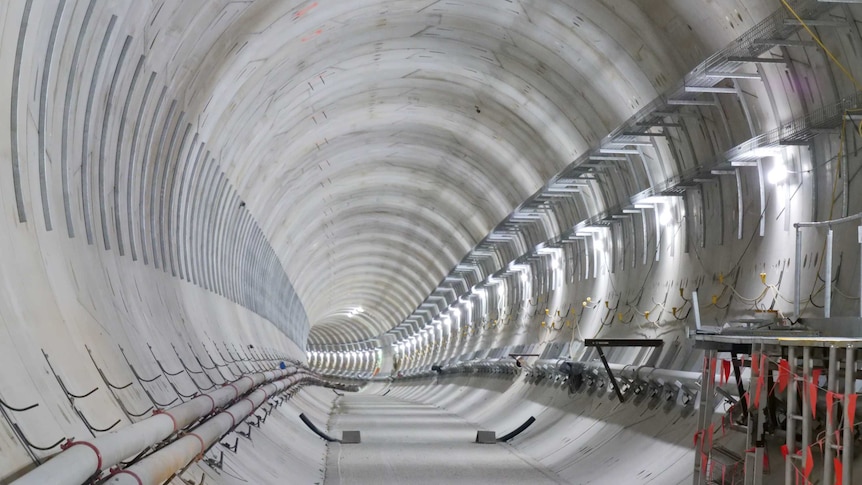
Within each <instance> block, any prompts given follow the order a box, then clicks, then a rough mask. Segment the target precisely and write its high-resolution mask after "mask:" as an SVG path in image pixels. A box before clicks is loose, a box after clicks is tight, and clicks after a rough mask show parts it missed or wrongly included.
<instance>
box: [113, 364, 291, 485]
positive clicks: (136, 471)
mask: <svg viewBox="0 0 862 485" xmlns="http://www.w3.org/2000/svg"><path fill="white" fill-rule="evenodd" d="M301 379H303V377H301V376H297V375H294V376H290V377H287V378H285V379H281V380H279V381H276V382H272V383H270V384H266V385H263V386H260V387H258V388H257V389H255V390H254V392H252V393H250V394H249V395H248V396H246V397H244V398H243V399H241V400H239V401H238V402H237V403H236V404H234V405H233V406H231V407H230V408H228V409H226V410H224V411H222V412H220V413H218V414H216V415H215V416H213V417H212V418H210V419H209V420H207V421H206V422H205V423H204V424H202V425H200V426H198V427H196V428H195V429H194V430H192V432H189V433H187V434H186V435H185V436H183V437H182V438H180V439H178V440H176V441H174V442H173V443H171V444H170V445H168V446H166V447H164V448H162V449H161V450H159V451H157V452H156V453H153V454H152V455H150V456H148V457H146V458H144V459H143V460H141V461H139V462H138V463H135V464H134V465H132V466H131V467H129V468H126V469H125V470H122V471H120V472H118V473H117V474H115V475H114V476H112V477H111V478H110V479H109V480H108V482H107V483H111V484H119V485H124V484H127V485H146V484H161V483H164V482H165V481H167V480H168V479H169V478H170V477H171V475H173V474H174V473H175V472H176V471H177V470H180V469H181V468H183V467H185V466H186V465H187V464H189V463H190V462H192V460H195V459H196V458H199V457H202V456H203V454H204V453H205V452H206V450H207V449H209V447H210V445H212V444H213V443H215V442H216V441H217V440H218V439H220V438H221V437H222V436H223V435H225V434H226V433H227V432H229V431H230V430H231V429H233V427H234V426H235V425H236V424H237V423H240V422H242V421H243V420H244V419H246V418H247V417H248V416H250V415H251V414H252V413H253V412H254V411H255V410H256V409H257V408H258V406H260V405H261V404H263V403H264V402H265V401H266V400H267V399H269V398H270V397H272V396H274V395H276V394H278V393H280V392H282V391H284V390H286V389H287V388H289V387H290V386H292V385H294V384H296V383H297V382H299V381H300V380H301Z"/></svg>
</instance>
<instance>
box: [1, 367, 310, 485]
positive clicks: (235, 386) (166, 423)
mask: <svg viewBox="0 0 862 485" xmlns="http://www.w3.org/2000/svg"><path fill="white" fill-rule="evenodd" d="M296 373H297V369H296V367H288V368H287V369H276V370H271V371H266V372H258V373H256V374H249V375H245V376H243V377H240V378H239V379H237V380H236V381H234V382H231V383H227V384H225V385H224V386H223V387H221V388H219V389H216V390H214V391H210V392H208V393H204V394H201V395H199V396H197V397H195V398H194V399H192V400H190V401H186V402H185V403H182V404H179V405H177V406H174V407H172V408H169V409H166V410H163V411H159V412H157V413H156V414H154V415H153V416H151V417H149V418H147V419H144V420H141V421H138V422H137V423H134V424H132V425H129V426H126V427H124V428H120V429H118V430H116V431H112V432H110V433H106V434H103V435H100V436H98V437H96V438H93V439H89V440H81V441H73V442H71V443H70V446H69V447H67V448H66V450H65V451H62V452H60V453H59V454H57V455H56V456H54V457H53V458H51V459H50V460H48V461H47V462H45V463H44V464H43V465H41V466H39V467H37V468H36V469H34V470H33V471H31V472H30V473H28V474H26V475H24V476H23V477H21V478H19V479H18V480H16V481H14V482H12V484H11V485H46V484H49V483H50V484H52V485H66V484H68V485H80V484H81V483H84V482H86V481H87V479H89V478H90V477H92V476H93V475H95V474H96V473H98V472H101V471H102V470H105V469H107V468H110V467H112V466H114V465H116V464H117V463H119V462H120V461H122V460H124V459H126V458H129V457H131V456H134V455H136V454H138V453H140V452H141V451H142V450H143V449H144V448H146V447H148V446H150V445H153V444H155V443H158V442H160V441H162V440H164V439H165V438H167V437H169V436H170V435H171V434H172V433H174V432H175V431H178V430H180V429H183V428H185V427H186V426H188V425H190V424H192V423H193V422H194V421H195V420H196V419H198V418H200V417H202V416H206V415H208V414H210V413H211V412H213V411H215V410H216V409H219V408H222V407H224V406H225V405H227V404H229V403H230V402H232V401H234V400H235V399H236V398H238V397H239V396H242V395H244V394H245V393H247V392H248V391H250V390H252V389H254V388H257V387H259V386H260V385H261V384H264V383H267V382H271V381H273V380H276V379H281V378H284V377H287V376H292V375H293V374H296ZM257 394H260V393H257Z"/></svg>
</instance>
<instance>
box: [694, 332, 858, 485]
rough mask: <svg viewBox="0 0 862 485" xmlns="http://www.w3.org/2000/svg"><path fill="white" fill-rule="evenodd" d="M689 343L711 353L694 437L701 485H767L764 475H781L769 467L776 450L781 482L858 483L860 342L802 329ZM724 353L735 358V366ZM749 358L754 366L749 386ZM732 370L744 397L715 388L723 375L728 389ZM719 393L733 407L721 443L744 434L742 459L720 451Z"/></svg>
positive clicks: (722, 336) (719, 336)
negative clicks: (856, 443) (716, 419)
mask: <svg viewBox="0 0 862 485" xmlns="http://www.w3.org/2000/svg"><path fill="white" fill-rule="evenodd" d="M691 338H692V339H693V340H694V341H695V347H696V348H701V349H703V350H704V352H705V354H704V364H703V375H702V380H701V383H702V388H701V392H700V396H699V412H698V429H697V433H696V434H695V438H694V442H695V447H696V449H695V473H694V484H695V485H707V484H716V483H721V484H734V485H735V484H738V483H743V484H745V485H749V484H750V485H758V484H762V483H764V477H765V475H766V474H772V473H777V472H778V469H779V467H778V466H776V465H777V464H778V463H780V462H778V461H777V460H776V459H775V458H774V457H773V460H772V466H771V467H770V461H769V453H768V450H769V449H770V448H771V449H773V450H775V449H777V450H780V454H781V456H782V457H783V461H784V463H783V468H784V480H783V482H781V483H785V484H798V483H806V484H807V483H814V482H816V483H824V484H832V483H845V484H850V483H855V482H854V481H853V441H854V432H853V431H854V429H853V428H854V419H855V411H856V398H857V394H856V393H857V388H856V369H857V361H858V359H859V353H858V352H857V351H856V349H857V348H860V347H862V339H859V338H847V337H824V336H820V335H818V334H817V333H816V332H806V331H798V330H765V331H764V330H759V331H751V332H745V331H739V330H736V331H733V333H731V334H721V333H719V334H695V335H692V336H691ZM720 354H730V358H729V361H728V360H725V359H724V358H719V356H720ZM745 357H748V359H747V362H748V367H750V374H749V375H748V378H747V379H746V378H745V376H744V375H743V371H744V367H746V365H745V364H746V362H745V360H744V359H745ZM719 365H720V366H721V368H719ZM731 366H732V368H733V371H734V376H735V380H736V386H737V390H738V396H732V395H730V394H729V393H728V392H727V391H726V390H724V389H719V388H720V387H721V385H719V386H717V385H716V375H717V374H718V375H719V376H720V377H721V379H722V380H724V381H727V382H728V383H729V381H730V379H729V374H730V367H731ZM746 381H747V383H748V387H747V389H746V388H745V384H746ZM717 393H718V394H721V395H722V396H724V397H723V398H722V400H723V399H727V400H728V402H730V403H732V404H731V405H730V407H729V408H728V409H727V410H726V411H725V412H724V415H722V417H721V420H720V422H719V423H718V424H719V426H720V428H721V432H722V436H724V434H725V432H726V430H728V429H730V430H736V431H741V432H744V433H745V435H746V436H745V447H744V450H741V453H739V454H738V455H737V454H735V453H734V452H733V450H727V449H725V448H724V447H723V446H717V445H715V441H717V439H716V423H715V422H714V415H715V414H716V413H715V410H716V407H717V406H718V405H719V404H721V403H720V400H716V394H717ZM734 397H736V398H737V399H738V400H737V401H736V402H734ZM782 397H783V402H782ZM818 409H821V412H820V413H819V414H818V412H817V411H818ZM824 411H825V412H824ZM782 415H783V416H782ZM782 417H783V418H784V422H783V429H782V427H781V426H780V425H781V418H782ZM735 456H738V457H739V461H736V462H735V461H734V459H733V457H735ZM773 456H775V455H773ZM729 457H730V459H729ZM770 468H771V469H770ZM818 475H822V478H820V479H819V481H818V479H816V478H815V477H817V476H818ZM839 478H840V481H838V479H839ZM770 482H771V483H778V482H776V481H775V480H770Z"/></svg>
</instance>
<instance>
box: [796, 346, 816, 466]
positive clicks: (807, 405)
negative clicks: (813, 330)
mask: <svg viewBox="0 0 862 485" xmlns="http://www.w3.org/2000/svg"><path fill="white" fill-rule="evenodd" d="M809 379H811V347H803V348H802V443H801V444H800V447H799V449H800V450H801V451H802V469H803V470H804V469H805V467H806V465H807V463H806V460H807V453H806V450H807V449H808V445H809V444H811V406H814V405H815V404H816V403H812V402H811V399H810V394H809V393H808V383H809Z"/></svg>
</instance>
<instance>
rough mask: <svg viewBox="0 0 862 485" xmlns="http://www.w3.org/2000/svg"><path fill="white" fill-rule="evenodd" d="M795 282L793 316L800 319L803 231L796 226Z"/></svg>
mask: <svg viewBox="0 0 862 485" xmlns="http://www.w3.org/2000/svg"><path fill="white" fill-rule="evenodd" d="M793 269H794V282H793V315H794V316H795V317H796V318H797V319H798V318H799V316H800V315H799V299H800V298H801V297H802V295H801V293H800V287H801V286H802V231H800V230H799V226H796V259H795V265H794V268H793Z"/></svg>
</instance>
